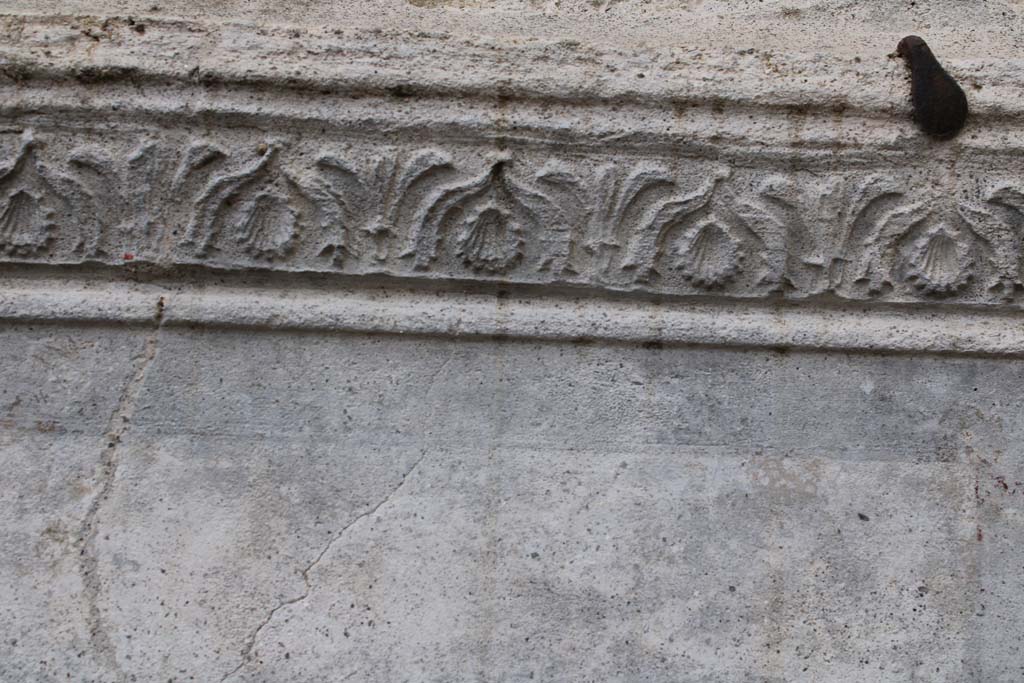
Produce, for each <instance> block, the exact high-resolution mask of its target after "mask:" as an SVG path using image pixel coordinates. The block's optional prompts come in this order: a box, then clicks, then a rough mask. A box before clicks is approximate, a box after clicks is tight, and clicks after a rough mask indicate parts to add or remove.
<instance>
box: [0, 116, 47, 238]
mask: <svg viewBox="0 0 1024 683" xmlns="http://www.w3.org/2000/svg"><path fill="white" fill-rule="evenodd" d="M0 201H2V202H3V204H2V207H0V253H3V254H5V255H9V256H32V255H36V254H39V253H41V252H42V251H44V250H45V249H46V248H47V246H48V245H49V244H50V242H51V241H52V239H53V233H54V231H55V230H56V228H57V224H56V216H57V212H58V209H59V208H61V207H60V204H61V202H60V200H59V199H58V195H57V193H56V192H55V191H54V187H53V183H52V181H51V180H50V179H49V178H48V177H47V174H46V171H45V170H44V169H43V168H42V167H41V166H40V165H39V158H38V143H37V142H36V141H35V139H34V138H33V136H32V135H31V134H29V135H26V136H24V137H23V138H22V140H21V141H20V144H19V149H18V152H17V154H16V155H15V157H14V158H13V159H12V160H10V162H9V163H8V164H7V165H6V166H5V167H4V168H2V169H0Z"/></svg>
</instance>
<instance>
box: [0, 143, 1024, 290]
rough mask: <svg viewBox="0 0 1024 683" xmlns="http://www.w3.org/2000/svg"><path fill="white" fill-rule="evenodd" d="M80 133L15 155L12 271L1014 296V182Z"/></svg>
mask: <svg viewBox="0 0 1024 683" xmlns="http://www.w3.org/2000/svg"><path fill="white" fill-rule="evenodd" d="M67 137H68V136H67V135H66V136H65V138H63V139H62V141H61V143H60V144H51V143H49V142H47V144H45V145H44V144H43V143H42V142H38V141H37V140H36V138H35V137H34V136H33V135H32V134H31V133H26V134H24V135H23V136H22V137H20V138H17V139H14V140H10V139H9V142H8V144H9V145H10V143H11V142H13V143H14V150H15V151H14V152H13V153H11V156H10V158H9V160H8V162H7V163H6V165H4V166H3V167H2V168H0V259H2V260H4V261H16V260H36V261H37V260H39V259H40V258H43V259H47V260H52V261H53V262H56V263H64V262H72V263H73V262H81V261H92V262H107V263H121V262H123V261H128V260H135V261H138V260H143V261H152V262H156V263H160V264H162V265H175V264H184V265H190V266H200V267H202V266H204V265H206V264H210V265H215V266H216V267H217V268H220V269H247V268H271V269H284V270H289V271H313V272H342V273H349V274H352V275H358V274H371V273H372V274H382V275H393V276H398V277H409V278H421V277H430V278H441V277H451V278H459V279H462V278H486V279H489V280H493V279H495V278H500V279H503V280H508V281H514V282H523V283H564V284H572V285H577V286H579V285H582V286H588V287H599V288H606V289H623V290H638V291H650V292H654V293H681V294H689V295H693V294H700V293H702V292H706V291H708V290H714V291H715V292H716V293H717V294H719V295H725V296H736V297H767V296H779V295H782V296H787V297H810V296H819V295H826V294H828V295H832V296H838V297H842V298H846V299H853V300H868V299H873V298H878V299H882V300H886V301H896V302H898V301H910V300H920V299H924V298H928V299H932V300H940V299H941V300H951V299H956V300H958V301H963V302H983V301H1013V300H1016V298H1017V297H1018V296H1019V295H1020V292H1021V290H1022V253H1024V190H1022V189H1019V187H1020V186H1019V184H1018V183H1017V182H1016V181H1015V180H1014V179H1013V178H1002V179H995V178H993V179H987V180H985V181H984V182H977V181H973V182H972V183H971V184H963V183H959V184H958V182H957V181H956V179H955V178H954V179H951V180H947V181H944V182H945V186H944V187H943V188H942V189H939V186H938V185H936V184H931V183H921V182H919V181H918V180H916V179H915V178H914V177H913V176H911V175H906V174H903V175H898V174H886V173H885V172H882V171H861V170H856V169H854V170H847V171H844V172H836V173H821V172H815V171H811V170H802V171H797V170H794V171H791V172H771V173H765V172H762V171H759V170H756V169H750V168H743V167H729V166H728V165H726V164H724V163H722V162H720V161H719V160H717V159H716V160H714V161H711V160H703V161H702V160H699V159H696V160H682V159H680V160H676V161H672V162H669V161H666V160H661V161H655V160H649V159H623V160H620V161H618V162H614V163H613V162H611V161H609V160H608V159H607V158H604V159H600V160H595V159H590V158H587V157H585V156H584V155H581V156H570V155H567V156H565V157H563V158H551V157H548V156H543V155H542V154H540V153H538V152H537V151H535V150H534V151H531V150H522V151H520V152H513V151H508V150H505V151H501V152H499V153H498V156H496V157H495V156H492V154H493V152H491V153H485V154H472V153H469V152H467V151H466V150H462V149H460V148H453V149H450V150H448V149H446V150H440V149H436V148H433V147H426V148H415V147H413V148H405V147H401V146H398V145H395V144H389V145H388V146H381V145H375V144H373V143H371V142H368V141H351V142H350V143H346V144H344V145H340V146H338V147H335V148H334V150H328V151H324V150H323V149H322V148H321V147H320V146H319V145H314V144H313V142H312V141H307V140H303V139H294V140H289V141H277V142H272V143H265V144H261V145H258V146H255V148H254V147H253V146H231V145H229V144H227V142H225V141H218V142H217V143H216V144H213V143H209V142H205V141H203V140H191V139H188V137H187V136H186V135H183V134H174V135H171V134H166V135H162V134H160V133H156V132H152V133H147V134H145V135H144V136H143V137H142V138H141V139H133V140H128V141H126V142H125V143H124V144H123V145H121V147H120V148H118V147H116V146H111V145H107V144H104V145H102V146H101V145H99V144H97V143H95V142H91V143H88V144H78V141H77V139H74V138H73V139H70V140H68V139H67ZM8 149H11V147H10V146H9V147H8ZM246 149H248V150H249V151H248V152H247V151H245V150H246ZM65 150H66V151H65ZM424 271H427V272H424Z"/></svg>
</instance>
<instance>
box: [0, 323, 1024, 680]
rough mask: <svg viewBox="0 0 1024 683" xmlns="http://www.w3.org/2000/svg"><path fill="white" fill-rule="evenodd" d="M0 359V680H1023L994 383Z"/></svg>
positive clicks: (176, 355)
mask: <svg viewBox="0 0 1024 683" xmlns="http://www.w3.org/2000/svg"><path fill="white" fill-rule="evenodd" d="M3 336H4V339H3V343H4V354H5V363H4V364H3V366H2V372H3V386H4V394H3V405H2V406H0V408H2V411H3V413H2V414H3V421H2V429H0V438H2V443H3V448H2V450H0V457H2V460H3V462H2V467H3V470H4V471H5V473H6V476H7V477H9V479H8V480H9V481H10V482H11V483H12V485H11V486H8V487H5V492H4V506H3V508H2V509H3V518H2V525H3V532H2V533H3V539H4V540H3V543H4V548H5V550H4V559H3V562H2V564H0V567H2V571H3V573H4V586H5V588H4V591H5V593H4V604H5V605H7V607H6V608H5V609H4V611H3V613H2V619H3V620H4V624H3V626H2V630H3V632H4V634H5V638H4V640H3V642H2V643H0V678H2V679H3V680H64V679H65V677H66V676H70V679H71V680H154V681H156V680H175V681H178V680H203V681H206V680H220V679H221V678H222V677H224V676H226V675H227V674H229V673H230V674H231V676H228V678H227V680H251V681H294V680H304V681H334V680H345V679H346V676H348V677H349V678H348V680H365V681H393V680H422V681H428V680H429V681H435V680H436V681H446V680H480V681H506V680H559V681H589V680H618V681H635V680H653V681H734V680H748V681H754V680H757V681H783V680H787V681H788V680H807V681H811V680H835V681H840V680H873V681H907V680H928V681H965V680H971V681H1013V680H1018V679H1019V678H1020V677H1021V676H1022V675H1024V674H1022V665H1024V655H1022V653H1021V652H1020V643H1019V639H1018V638H1017V637H1016V635H1015V634H1018V633H1019V632H1020V630H1021V628H1024V623H1022V619H1024V618H1022V617H1021V614H1022V613H1024V612H1022V610H1021V607H1022V605H1021V595H1022V593H1021V590H1020V588H1021V587H1020V583H1019V582H1020V576H1021V574H1020V568H1021V567H1020V564H1021V563H1020V555H1019V551H1018V550H1017V548H1018V547H1019V544H1020V542H1021V540H1022V538H1021V536H1022V532H1021V527H1020V518H1021V499H1022V498H1021V496H1024V485H1022V484H1021V483H1020V480H1022V479H1024V472H1022V471H1021V470H1022V461H1021V451H1020V447H1019V444H1020V443H1021V438H1022V434H1021V431H1022V429H1024V426H1022V424H1021V422H1020V420H1019V419H1018V418H1019V415H1020V408H1021V405H1020V398H1019V391H1018V387H1019V386H1020V384H1021V382H1022V380H1024V377H1022V373H1024V369H1022V366H1021V364H1020V362H1019V361H1015V360H998V359H971V358H949V357H939V356H922V357H909V356H885V355H867V354H844V353H825V352H814V353H803V352H789V353H781V352H775V351H771V350H760V351H758V350H748V351H745V350H735V351H726V350H713V349H706V350H701V349H695V348H689V349H687V348H644V347H641V346H637V345H628V344H627V345H614V344H613V345H593V344H571V343H531V342H521V341H511V340H510V341H503V342H502V341H493V342H485V341H476V342H473V341H452V340H445V339H439V338H431V337H410V338H395V337H389V336H376V335H355V334H323V333H307V332H301V333H284V332H265V331H264V332H258V331H247V330H239V331H228V330H210V329H206V330H188V329H179V328H164V329H161V330H159V331H158V332H157V333H156V334H155V336H154V333H153V331H151V330H148V329H140V330H133V329H115V328H108V327H105V326H59V325H53V326H21V325H19V326H10V327H7V328H6V329H5V331H4V334H3ZM151 338H152V339H153V344H152V348H151V353H147V351H146V350H147V348H149V347H148V346H147V340H149V339H151ZM85 369H87V371H86V370H85ZM129 414H130V415H131V417H130V419H129V420H125V419H124V416H125V415H129ZM110 430H117V433H118V438H117V439H116V442H108V438H109V437H107V436H105V435H104V433H105V432H107V431H110ZM108 443H114V445H113V446H112V447H109V448H108ZM91 501H96V505H95V506H94V507H91ZM83 518H84V519H86V524H85V525H83V523H82V519H83ZM91 531H95V533H94V534H93V535H92V536H90V532H91ZM83 539H84V540H83ZM83 569H84V570H85V571H84V572H83Z"/></svg>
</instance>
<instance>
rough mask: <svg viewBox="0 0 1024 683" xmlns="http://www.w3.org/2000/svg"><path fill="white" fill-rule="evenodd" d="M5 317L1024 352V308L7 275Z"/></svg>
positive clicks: (2, 300)
mask: <svg viewBox="0 0 1024 683" xmlns="http://www.w3.org/2000/svg"><path fill="white" fill-rule="evenodd" d="M0 321H4V322H5V323H72V324H75V323H90V324H96V323H99V324H112V325H117V324H130V325H138V326H156V325H162V326H164V327H168V326H170V327H173V326H194V325H198V326H203V327H210V328H247V329H253V330H267V331H303V330H305V331H316V332H340V333H365V334H397V335H429V336H439V337H450V338H456V339H458V338H466V339H473V338H486V339H495V338H500V339H523V340H537V341H554V342H585V341H603V342H613V343H614V342H619V343H630V344H649V345H666V346H675V345H682V346H685V345H701V346H703V345H714V346H731V347H753V348H757V347H766V348H771V349H775V350H782V349H810V350H841V351H857V352H892V353H942V354H957V355H986V356H1008V357H1022V356H1024V313H1010V312H1005V311H1002V312H997V311H984V310H969V309H964V310H957V311H951V310H944V311H935V310H934V309H928V308H923V307H922V308H917V307H893V308H891V309H882V310H880V309H872V310H865V309H864V308H862V307H854V306H850V307H842V306H835V307H833V306H825V305H816V304H800V305H796V304H787V303H778V304H774V305H769V304H763V303H760V304H754V303H737V302H727V301H724V302H716V303H709V302H703V301H701V302H693V301H668V302H665V301H662V302H652V301H649V300H614V301H613V300H604V299H591V298H572V297H569V296H563V295H557V296H544V297H540V298H537V297H533V296H525V295H521V294H516V293H513V294H501V295H497V294H493V293H469V292H452V291H433V292H427V291H415V290H406V289H393V288H379V289H354V288H345V289H340V288H332V289H326V288H320V287H312V286H309V287H306V286H290V287H282V288H265V287H251V286H240V285H212V284H161V283H129V282H94V281H88V280H68V279H49V278H31V279H18V278H7V279H0Z"/></svg>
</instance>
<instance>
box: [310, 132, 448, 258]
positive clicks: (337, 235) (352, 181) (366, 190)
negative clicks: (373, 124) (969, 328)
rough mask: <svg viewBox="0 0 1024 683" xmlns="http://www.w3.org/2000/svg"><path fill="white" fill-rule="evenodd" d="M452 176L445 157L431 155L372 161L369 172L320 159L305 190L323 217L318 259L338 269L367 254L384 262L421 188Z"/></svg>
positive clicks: (422, 152)
mask: <svg viewBox="0 0 1024 683" xmlns="http://www.w3.org/2000/svg"><path fill="white" fill-rule="evenodd" d="M451 170H452V165H451V159H450V158H449V157H448V155H446V154H444V153H442V152H438V151H435V150H420V151H417V152H413V153H411V154H408V155H403V154H401V153H399V152H397V151H395V152H394V153H393V154H388V155H380V156H375V157H372V158H371V159H370V164H369V169H368V170H364V169H363V168H361V167H360V166H358V165H356V164H353V163H350V162H348V161H347V160H345V159H342V158H340V157H338V156H335V155H324V156H321V157H320V158H319V159H318V160H317V171H318V173H317V179H316V181H315V182H314V183H312V184H311V185H310V191H311V194H312V195H313V197H314V199H315V201H317V203H318V204H319V205H321V206H323V207H325V210H324V215H325V216H326V217H327V220H326V221H325V223H324V224H323V225H322V227H323V228H324V229H325V230H326V231H327V232H328V234H329V237H328V239H327V241H326V242H325V243H324V244H323V245H322V246H321V248H320V250H319V253H320V255H321V256H329V257H331V258H332V259H333V260H334V262H335V263H336V264H339V265H340V264H341V263H342V262H343V261H344V259H345V258H347V257H350V256H359V255H361V253H362V252H363V251H366V252H368V254H369V257H370V258H372V259H373V260H374V261H376V262H378V263H384V262H386V261H387V260H388V258H389V257H390V255H391V254H390V251H389V250H390V248H391V244H392V243H393V242H394V241H395V239H397V235H398V234H399V230H400V223H402V221H403V219H404V218H405V217H407V216H408V215H409V214H410V213H413V212H415V210H416V206H417V204H418V203H419V202H420V201H421V194H422V193H423V191H424V190H423V188H425V187H429V186H430V185H431V184H433V183H436V182H438V181H439V179H441V178H443V177H444V176H445V175H446V173H447V172H449V171H451ZM359 243H364V244H365V249H364V248H361V247H360V246H357V244H359Z"/></svg>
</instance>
